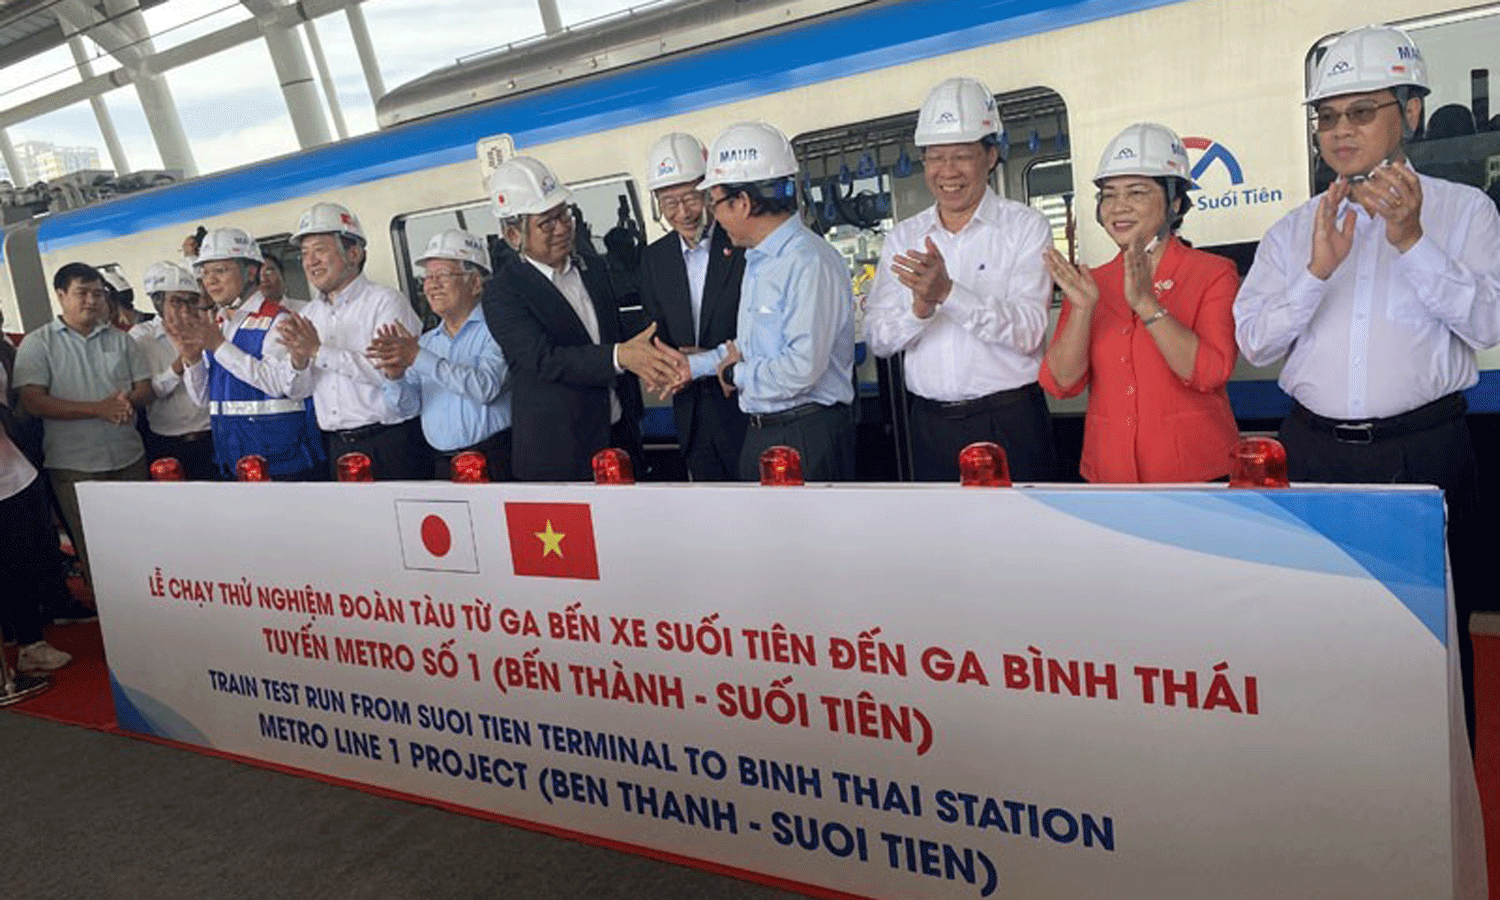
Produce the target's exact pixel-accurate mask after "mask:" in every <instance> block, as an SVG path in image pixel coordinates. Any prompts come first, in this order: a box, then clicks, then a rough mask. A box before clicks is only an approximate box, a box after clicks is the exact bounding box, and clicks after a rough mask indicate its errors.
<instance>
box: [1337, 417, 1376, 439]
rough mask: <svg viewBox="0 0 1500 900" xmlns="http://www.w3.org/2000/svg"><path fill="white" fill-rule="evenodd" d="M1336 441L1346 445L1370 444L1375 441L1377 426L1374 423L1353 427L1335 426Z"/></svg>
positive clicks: (1360, 423)
mask: <svg viewBox="0 0 1500 900" xmlns="http://www.w3.org/2000/svg"><path fill="white" fill-rule="evenodd" d="M1333 437H1334V440H1336V441H1339V442H1341V443H1345V444H1370V443H1374V441H1375V425H1374V423H1372V422H1359V423H1356V424H1353V425H1343V424H1341V425H1335V426H1333Z"/></svg>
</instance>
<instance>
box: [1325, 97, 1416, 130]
mask: <svg viewBox="0 0 1500 900" xmlns="http://www.w3.org/2000/svg"><path fill="white" fill-rule="evenodd" d="M1400 105H1401V101H1400V100H1392V101H1390V102H1388V103H1355V104H1352V105H1350V106H1349V107H1347V108H1345V109H1344V111H1343V112H1340V111H1339V110H1336V109H1334V108H1332V107H1328V106H1325V107H1323V108H1322V109H1320V110H1318V112H1317V114H1316V115H1314V116H1313V123H1314V124H1315V125H1317V127H1318V130H1319V131H1332V130H1333V129H1335V128H1337V127H1338V125H1339V119H1344V118H1347V119H1348V120H1349V124H1350V125H1353V126H1354V127H1356V128H1358V127H1360V126H1362V125H1368V124H1370V123H1371V122H1373V121H1375V114H1376V113H1378V112H1380V111H1381V110H1382V109H1385V108H1386V107H1387V106H1400Z"/></svg>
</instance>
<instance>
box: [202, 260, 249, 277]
mask: <svg viewBox="0 0 1500 900" xmlns="http://www.w3.org/2000/svg"><path fill="white" fill-rule="evenodd" d="M239 269H240V267H239V266H236V265H234V264H233V263H205V264H203V265H201V266H199V267H198V277H199V278H227V277H229V275H230V273H232V272H238V271H239Z"/></svg>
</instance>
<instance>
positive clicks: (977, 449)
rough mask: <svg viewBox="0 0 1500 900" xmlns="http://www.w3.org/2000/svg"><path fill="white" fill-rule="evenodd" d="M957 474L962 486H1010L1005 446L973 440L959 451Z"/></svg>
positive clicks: (1008, 463) (1008, 464)
mask: <svg viewBox="0 0 1500 900" xmlns="http://www.w3.org/2000/svg"><path fill="white" fill-rule="evenodd" d="M958 475H959V483H961V484H962V485H963V486H964V487H1010V462H1009V461H1008V460H1006V458H1005V448H1004V447H1001V446H1000V445H999V444H997V443H995V442H993V441H975V442H974V443H972V444H970V445H969V446H967V447H965V448H963V449H962V450H960V451H959V453H958Z"/></svg>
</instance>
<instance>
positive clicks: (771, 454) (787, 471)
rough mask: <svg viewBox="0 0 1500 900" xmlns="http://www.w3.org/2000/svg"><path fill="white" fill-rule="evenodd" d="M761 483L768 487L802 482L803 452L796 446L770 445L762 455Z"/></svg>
mask: <svg viewBox="0 0 1500 900" xmlns="http://www.w3.org/2000/svg"><path fill="white" fill-rule="evenodd" d="M760 483H761V484H763V485H765V486H766V487H796V486H798V485H800V484H802V454H800V453H798V452H797V450H796V448H794V447H782V446H776V447H768V448H766V451H765V452H764V453H762V454H761V455H760Z"/></svg>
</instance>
